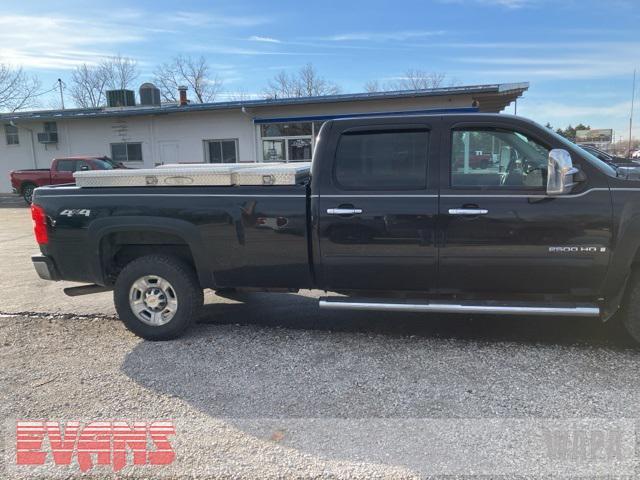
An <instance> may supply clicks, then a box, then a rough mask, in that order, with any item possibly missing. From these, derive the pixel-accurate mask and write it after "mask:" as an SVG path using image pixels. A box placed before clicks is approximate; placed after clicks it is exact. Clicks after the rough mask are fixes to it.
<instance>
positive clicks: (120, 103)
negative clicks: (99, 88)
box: [107, 90, 136, 107]
mask: <svg viewBox="0 0 640 480" xmlns="http://www.w3.org/2000/svg"><path fill="white" fill-rule="evenodd" d="M107 106H109V107H135V106H136V94H135V93H134V92H133V90H107Z"/></svg>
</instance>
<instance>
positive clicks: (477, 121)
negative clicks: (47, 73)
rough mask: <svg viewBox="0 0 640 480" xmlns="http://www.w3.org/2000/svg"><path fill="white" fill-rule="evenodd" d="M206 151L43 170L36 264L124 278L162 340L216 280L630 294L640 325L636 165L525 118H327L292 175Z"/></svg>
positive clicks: (144, 327) (389, 290) (493, 305)
mask: <svg viewBox="0 0 640 480" xmlns="http://www.w3.org/2000/svg"><path fill="white" fill-rule="evenodd" d="M478 158H481V159H482V161H477V159H478ZM185 168H186V167H185ZM225 168H245V167H236V166H231V167H229V166H227V167H225ZM273 168H274V169H277V166H274V167H273ZM208 169H209V167H207V166H202V167H201V169H197V168H196V167H193V168H192V169H190V170H188V169H184V170H179V168H178V167H175V168H173V169H169V170H163V169H162V168H156V169H150V170H147V171H144V172H142V171H134V170H131V171H127V172H106V173H103V174H97V173H92V172H81V173H78V174H76V176H77V180H79V181H80V180H82V179H85V177H86V179H87V180H90V179H92V181H94V183H91V182H85V183H84V185H85V186H65V187H59V186H58V187H44V188H38V189H37V190H36V191H35V194H34V202H33V206H32V211H33V219H34V223H35V233H36V239H37V241H38V243H39V245H40V250H41V253H40V254H39V255H35V256H34V257H33V258H32V260H33V263H34V265H35V268H36V270H37V272H38V273H39V275H40V276H41V277H42V278H45V279H49V280H71V281H76V282H83V283H88V284H90V285H88V286H82V287H74V288H71V289H68V290H67V291H68V293H69V294H79V293H89V292H93V291H97V290H105V289H113V291H114V300H115V305H116V309H117V311H118V314H119V316H120V318H121V319H122V320H123V321H124V323H125V325H126V326H127V327H128V328H129V329H131V330H132V331H133V332H135V333H136V334H138V335H140V336H142V337H144V338H147V339H151V340H160V339H168V338H174V337H176V336H178V335H180V334H181V333H182V332H183V331H184V330H185V329H186V328H187V327H188V326H189V325H190V323H191V322H193V321H194V319H195V318H196V317H197V314H198V310H199V309H200V307H201V306H202V303H203V295H202V291H203V289H207V288H209V289H214V290H222V289H252V290H256V289H257V290H264V291H281V292H297V291H298V290H300V289H321V290H325V291H327V292H332V295H329V296H326V297H324V298H321V299H320V301H319V306H320V307H321V308H327V309H353V310H362V309H364V310H385V311H397V312H405V311H415V312H425V313H427V312H458V313H474V314H483V313H486V314H512V315H553V316H561V315H568V316H576V317H598V318H600V319H602V320H603V321H604V320H608V319H610V318H611V317H612V316H614V314H616V313H617V312H619V314H620V316H621V318H622V319H623V322H624V325H625V326H626V328H627V329H628V331H629V332H630V334H631V335H632V336H633V337H634V338H635V339H636V340H640V270H638V266H639V265H640V263H639V261H640V182H639V181H638V180H635V178H637V177H638V175H637V172H636V171H634V170H633V169H629V168H624V169H622V168H620V169H617V168H616V167H615V166H612V165H609V164H607V163H605V162H602V161H601V160H599V159H597V158H595V157H594V156H592V155H590V154H589V153H588V152H585V151H584V150H582V149H580V148H579V147H577V146H576V145H574V144H573V143H571V142H569V141H567V140H565V139H564V138H562V137H560V136H559V135H557V134H555V133H554V132H552V131H551V130H549V129H547V128H544V127H542V126H540V125H538V124H536V123H534V122H531V121H529V120H526V119H523V118H520V117H515V116H508V115H498V114H480V113H456V114H431V115H414V116H411V115H408V116H398V117H383V116H380V117H371V118H354V119H341V120H331V121H328V122H326V123H325V124H324V125H323V127H322V129H321V132H320V135H319V138H318V140H317V144H316V150H315V152H314V156H313V161H312V164H311V170H310V175H307V176H300V177H296V180H295V181H292V182H290V183H289V184H285V185H281V184H278V182H277V181H274V178H276V175H275V174H274V175H269V174H264V175H263V178H264V182H263V184H260V185H247V184H242V182H235V183H234V182H232V183H231V184H229V185H226V186H225V185H215V183H216V182H215V181H213V180H212V182H211V183H212V184H211V185H207V184H203V178H205V177H203V175H205V173H206V172H208ZM265 169H266V171H267V172H268V169H269V167H262V170H263V171H264V170H265ZM239 171H240V172H242V171H243V170H239ZM274 171H275V170H274ZM211 172H213V173H215V172H219V170H215V171H214V170H212V171H211ZM213 173H211V175H213ZM116 174H117V177H118V178H119V177H123V180H118V181H115V180H117V178H116V177H115V175H116ZM134 174H135V175H136V176H135V177H134ZM101 175H102V176H104V179H103V180H105V182H103V183H100V182H101ZM88 177H91V178H88ZM212 178H213V177H212ZM216 178H217V177H216ZM114 179H115V180H114ZM106 180H108V182H107V181H106ZM136 182H142V183H136ZM205 183H206V182H205ZM90 185H94V186H90ZM107 185H108V186H107ZM333 293H337V294H339V295H333Z"/></svg>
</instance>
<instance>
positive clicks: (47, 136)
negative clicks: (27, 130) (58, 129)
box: [38, 132, 58, 143]
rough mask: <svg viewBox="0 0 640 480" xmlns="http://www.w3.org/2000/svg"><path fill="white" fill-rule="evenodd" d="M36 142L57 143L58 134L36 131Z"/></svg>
mask: <svg viewBox="0 0 640 480" xmlns="http://www.w3.org/2000/svg"><path fill="white" fill-rule="evenodd" d="M38 142H40V143H58V134H57V133H55V132H54V133H49V132H42V133H38Z"/></svg>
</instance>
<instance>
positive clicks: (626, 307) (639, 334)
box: [620, 272, 640, 343]
mask: <svg viewBox="0 0 640 480" xmlns="http://www.w3.org/2000/svg"><path fill="white" fill-rule="evenodd" d="M620 313H621V315H620V319H621V320H622V324H623V325H624V328H625V329H626V331H627V332H628V333H629V335H631V337H633V339H634V340H635V341H636V342H638V343H640V272H635V273H633V274H632V276H631V278H630V279H629V285H628V288H627V294H626V298H625V301H624V304H623V306H622V310H621V312H620Z"/></svg>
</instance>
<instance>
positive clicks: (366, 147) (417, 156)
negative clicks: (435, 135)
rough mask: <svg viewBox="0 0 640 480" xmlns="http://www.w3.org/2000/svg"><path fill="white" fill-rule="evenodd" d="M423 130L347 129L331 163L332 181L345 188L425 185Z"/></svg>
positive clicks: (426, 140)
mask: <svg viewBox="0 0 640 480" xmlns="http://www.w3.org/2000/svg"><path fill="white" fill-rule="evenodd" d="M428 147H429V132H428V131H426V130H396V131H365V132H360V131H358V132H347V133H345V134H343V135H342V136H341V137H340V140H339V142H338V148H337V150H336V157H335V163H334V179H335V182H336V184H337V185H338V186H339V187H341V188H343V189H347V190H421V189H425V188H426V185H427V154H428Z"/></svg>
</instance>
